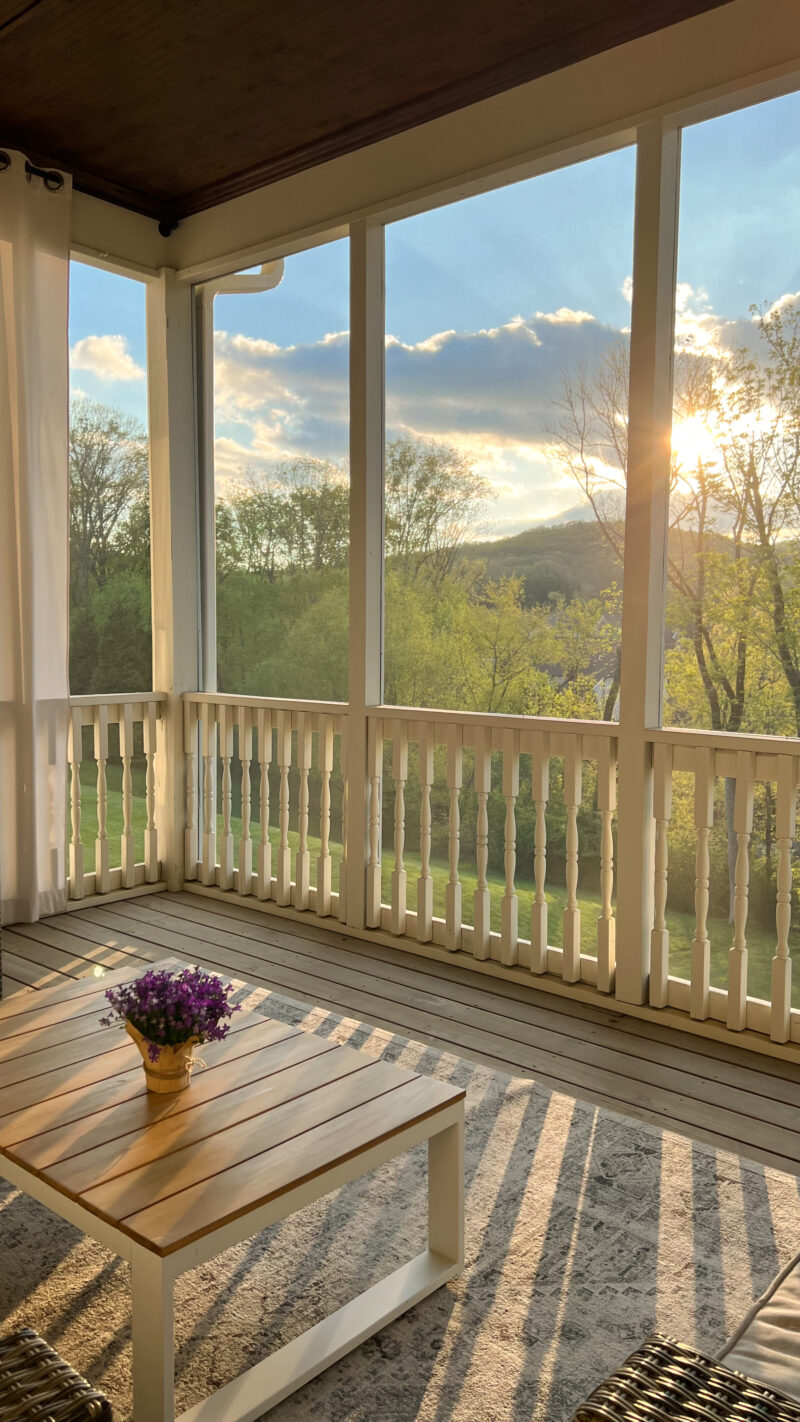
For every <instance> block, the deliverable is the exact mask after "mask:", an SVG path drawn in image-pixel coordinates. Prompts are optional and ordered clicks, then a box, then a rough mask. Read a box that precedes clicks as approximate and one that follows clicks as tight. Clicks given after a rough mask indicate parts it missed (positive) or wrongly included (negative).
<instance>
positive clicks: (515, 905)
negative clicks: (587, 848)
mask: <svg viewBox="0 0 800 1422" xmlns="http://www.w3.org/2000/svg"><path fill="white" fill-rule="evenodd" d="M518 795H519V732H518V731H504V732H503V798H504V799H505V802H506V820H505V831H504V836H503V864H504V869H505V888H504V890H503V899H502V903H501V906H500V961H501V963H505V964H506V965H507V966H508V967H512V966H513V964H514V963H516V961H517V944H518V942H519V900H518V898H517V890H516V886H515V882H514V880H515V877H516V872H517V816H516V804H517V797H518Z"/></svg>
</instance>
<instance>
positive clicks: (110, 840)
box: [67, 692, 164, 900]
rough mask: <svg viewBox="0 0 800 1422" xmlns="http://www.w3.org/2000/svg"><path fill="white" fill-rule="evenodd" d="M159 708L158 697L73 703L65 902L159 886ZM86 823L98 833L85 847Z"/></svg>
mask: <svg viewBox="0 0 800 1422" xmlns="http://www.w3.org/2000/svg"><path fill="white" fill-rule="evenodd" d="M163 701H164V698H163V697H162V696H161V695H159V694H158V693H157V692H148V693H146V694H138V693H137V694H135V695H132V696H117V695H113V696H74V697H72V698H71V700H70V721H69V743H68V752H67V754H68V757H69V795H68V803H69V829H68V840H69V872H68V893H69V898H70V900H80V899H84V898H87V897H90V896H94V895H102V894H109V893H116V892H118V891H119V890H122V889H133V888H136V887H137V886H139V885H142V884H155V883H158V881H159V878H160V863H159V848H158V826H157V823H156V756H157V755H158V725H159V720H160V717H161V714H162V709H163V708H162V703H163ZM87 771H88V773H87ZM95 819H96V824H95V823H94V821H95ZM87 823H88V824H89V826H90V830H91V829H94V831H95V832H94V834H92V833H91V832H90V834H89V836H88V843H86V842H85V839H86V838H87V836H86V829H87ZM117 825H118V826H119V833H118V834H117V833H116V831H115V826H117ZM92 841H93V844H92ZM137 841H138V842H139V843H140V844H141V846H142V856H141V858H139V857H138V856H137V852H136V850H137ZM92 849H93V851H94V852H93V854H92ZM87 851H88V852H87ZM90 865H91V866H92V867H89V866H90Z"/></svg>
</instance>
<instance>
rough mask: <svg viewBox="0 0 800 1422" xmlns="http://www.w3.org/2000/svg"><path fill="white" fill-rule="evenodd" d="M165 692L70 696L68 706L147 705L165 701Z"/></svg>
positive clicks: (122, 692) (118, 692)
mask: <svg viewBox="0 0 800 1422" xmlns="http://www.w3.org/2000/svg"><path fill="white" fill-rule="evenodd" d="M166 699H167V694H166V692H165V691H116V692H108V693H106V692H104V693H103V694H102V695H101V696H71V697H70V698H69V704H70V706H72V707H76V708H77V707H79V706H126V705H131V704H132V705H149V704H150V703H151V702H154V701H166Z"/></svg>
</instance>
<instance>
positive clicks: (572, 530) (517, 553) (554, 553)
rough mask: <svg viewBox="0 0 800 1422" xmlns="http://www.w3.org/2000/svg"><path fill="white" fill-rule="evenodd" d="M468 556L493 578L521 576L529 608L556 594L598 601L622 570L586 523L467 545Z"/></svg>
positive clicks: (619, 580)
mask: <svg viewBox="0 0 800 1422" xmlns="http://www.w3.org/2000/svg"><path fill="white" fill-rule="evenodd" d="M464 554H465V556H466V557H468V558H473V559H475V560H478V559H480V561H481V562H484V563H485V564H486V576H487V578H507V577H510V576H511V574H517V575H518V576H520V577H523V578H524V579H525V598H526V602H527V603H528V605H532V604H533V603H541V602H546V601H547V598H548V597H549V595H550V594H551V593H563V595H564V596H565V597H567V598H570V597H596V596H597V594H598V593H600V592H602V591H603V589H604V588H607V587H610V585H611V584H612V583H613V582H616V583H619V584H621V583H622V568H621V566H620V564H619V562H618V561H617V559H616V558H615V557H614V555H613V553H612V551H611V549H610V548H609V546H608V543H607V542H606V540H605V538H604V537H603V534H602V533H601V531H600V529H599V528H598V527H597V524H596V523H588V522H586V521H585V520H581V521H580V522H579V521H577V520H576V521H575V522H572V523H558V524H551V525H548V526H547V527H537V528H528V529H526V530H525V532H524V533H516V534H514V535H513V537H511V538H499V539H497V541H496V542H493V543H467V544H465V546H464Z"/></svg>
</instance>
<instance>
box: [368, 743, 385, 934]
mask: <svg viewBox="0 0 800 1422" xmlns="http://www.w3.org/2000/svg"><path fill="white" fill-rule="evenodd" d="M367 760H368V764H367V776H368V778H369V833H368V846H367V911H366V917H367V928H379V927H380V922H381V794H382V779H383V722H382V721H381V720H380V718H379V717H374V718H373V717H370V723H369V737H368V747H367Z"/></svg>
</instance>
